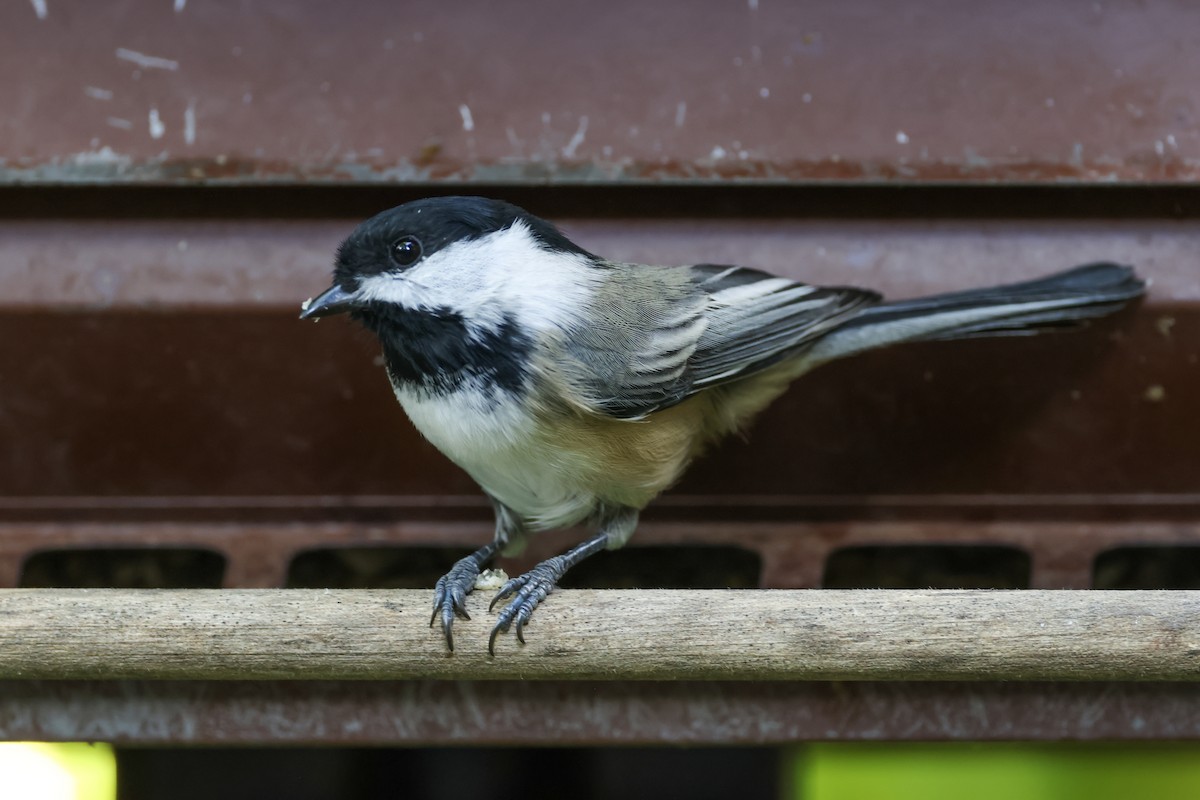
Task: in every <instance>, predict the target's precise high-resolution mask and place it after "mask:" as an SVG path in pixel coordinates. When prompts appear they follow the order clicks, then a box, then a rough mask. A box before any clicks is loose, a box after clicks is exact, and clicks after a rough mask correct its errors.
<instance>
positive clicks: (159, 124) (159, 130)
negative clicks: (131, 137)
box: [150, 107, 167, 139]
mask: <svg viewBox="0 0 1200 800" xmlns="http://www.w3.org/2000/svg"><path fill="white" fill-rule="evenodd" d="M166 132H167V126H166V125H164V124H163V121H162V117H160V116H159V115H158V109H157V108H153V107H152V108H151V109H150V138H151V139H161V138H162V137H163V134H164V133H166Z"/></svg>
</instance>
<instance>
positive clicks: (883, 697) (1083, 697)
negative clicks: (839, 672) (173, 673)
mask: <svg viewBox="0 0 1200 800" xmlns="http://www.w3.org/2000/svg"><path fill="white" fill-rule="evenodd" d="M1198 700H1200V695H1197V689H1196V686H1195V685H1194V684H1174V683H1139V684H1121V683H1076V684H1041V683H1007V684H996V683H991V684H989V683H971V684H956V683H951V684H945V683H909V684H881V683H823V682H816V683H691V682H684V683H674V682H667V683H662V682H659V683H643V682H627V683H613V682H601V683H586V682H585V683H569V684H564V683H554V682H540V681H539V682H524V683H522V682H515V681H495V682H470V681H459V682H436V681H414V682H404V683H399V682H357V683H355V682H344V683H339V682H273V681H260V682H244V683H243V682H191V683H181V682H171V681H161V682H128V681H113V682H106V683H103V682H81V681H19V682H4V683H0V739H37V740H49V741H69V740H91V741H109V742H115V743H117V744H127V745H155V744H176V745H179V744H188V745H199V744H203V745H221V744H257V743H263V742H272V743H275V744H281V745H307V744H349V745H367V744H370V745H380V744H406V745H414V744H417V745H465V744H470V745H481V744H482V745H502V746H511V745H554V746H570V745H575V746H579V745H595V744H616V745H649V744H672V745H701V744H739V745H767V744H785V743H790V742H797V741H820V740H827V741H832V740H847V741H856V740H857V741H864V740H869V741H880V740H897V739H904V740H909V741H921V740H925V741H937V740H948V739H957V740H964V739H966V740H979V741H997V740H1011V739H1042V740H1051V741H1061V740H1078V741H1104V740H1125V741H1135V740H1147V739H1175V740H1195V739H1198V738H1200V713H1197V711H1198V708H1197V702H1198Z"/></svg>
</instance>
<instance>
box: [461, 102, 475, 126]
mask: <svg viewBox="0 0 1200 800" xmlns="http://www.w3.org/2000/svg"><path fill="white" fill-rule="evenodd" d="M458 113H459V116H461V117H462V122H463V130H464V131H466V132H467V133H470V132H471V131H473V130H475V118H474V117H472V116H471V109H470V108H469V107H468V106H467V104H466V103H463V104H462V105H460V106H459V107H458Z"/></svg>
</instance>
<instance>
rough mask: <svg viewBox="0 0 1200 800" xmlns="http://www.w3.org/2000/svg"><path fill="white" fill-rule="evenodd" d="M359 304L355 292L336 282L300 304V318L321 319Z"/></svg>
mask: <svg viewBox="0 0 1200 800" xmlns="http://www.w3.org/2000/svg"><path fill="white" fill-rule="evenodd" d="M355 305H357V303H356V301H355V299H354V293H353V292H347V291H345V290H344V289H342V287H340V286H338V285H337V284H336V283H335V284H334V285H333V286H330V287H329V288H328V289H326V290H325V291H323V292H321V294H319V295H317V296H316V297H314V298H312V299H311V300H305V301H304V303H303V305H301V306H300V319H313V320H315V319H320V318H321V317H328V316H331V315H333V314H341V313H344V312H346V311H349V310H350V309H351V308H353V307H354V306H355Z"/></svg>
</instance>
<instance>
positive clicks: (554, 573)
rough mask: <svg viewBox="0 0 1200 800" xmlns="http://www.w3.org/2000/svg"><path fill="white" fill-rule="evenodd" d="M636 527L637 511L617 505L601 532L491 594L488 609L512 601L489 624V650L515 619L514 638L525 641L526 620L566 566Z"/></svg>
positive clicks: (616, 542) (608, 545) (619, 539)
mask: <svg viewBox="0 0 1200 800" xmlns="http://www.w3.org/2000/svg"><path fill="white" fill-rule="evenodd" d="M636 527H637V511H635V510H634V509H629V508H623V509H620V510H619V511H618V512H617V513H616V514H614V515H612V516H611V517H609V518H608V519H607V520H606V521H605V523H604V524H603V525H601V528H600V532H599V533H597V534H596V535H595V536H593V537H592V538H590V539H588V540H587V541H585V542H583V543H582V544H579V545H576V546H575V547H572V548H571V549H570V550H568V551H567V552H565V553H563V554H562V555H560V556H555V557H554V558H548V559H546V560H545V561H543V562H542V563H540V564H538V565H537V566H536V567H534V568H533V569H531V570H529V572H526V573H525V574H524V575H519V576H517V577H516V578H513V579H512V580H510V581H508V583H506V584H504V586H502V587H501V588H500V591H499V592H498V593H497V594H496V596H495V597H494V598H492V603H491V605H489V606H488V610H489V611H490V610H491V609H492V608H494V607H495V605H496V603H498V602H500V601H501V600H504V599H507V598H509V597H512V601H511V602H510V603H509V604H508V605H507V606H505V607H504V610H503V611H501V612H500V614H499V617H498V618H497V620H496V625H495V627H493V628H492V635H491V636H490V637H489V638H488V653H490V654H491V655H496V637H497V636H499V635H500V634H502V633H507V632H508V629H509V628H510V627H512V625H513V624H514V623H515V624H516V626H517V641H519V642H520V643H521V644H525V635H524V628H525V623H527V622H528V621H529V617H530V615H531V614H533V610H534V609H535V608H537V606H538V603H540V602H541V601H542V600H544V599H545V597H546V595H548V594H549V593H550V590H552V589H553V588H554V585H555V584H556V583H558V581H559V580H560V579H561V578H562V576H563V575H565V574H566V573H567V570H569V569H570V568H571V567H573V566H575V565H576V564H578V563H579V562H580V561H583V560H584V559H585V558H587V557H588V556H590V555H593V554H595V553H598V552H600V551H601V550H604V549H605V548H609V549H613V548H615V547H620V546H621V545H623V544H624V543H625V541H626V540H627V539H628V538H629V536H630V535H631V534H632V533H633V529H634V528H636Z"/></svg>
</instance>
